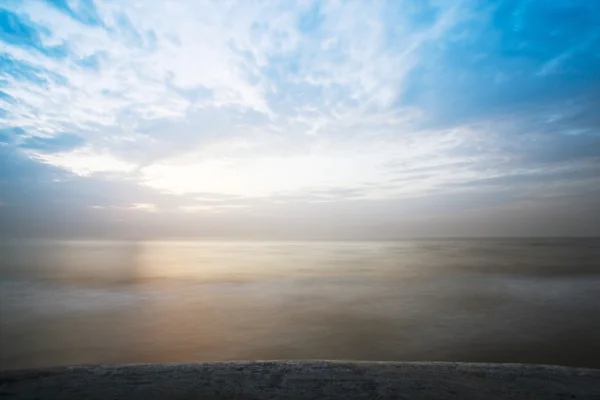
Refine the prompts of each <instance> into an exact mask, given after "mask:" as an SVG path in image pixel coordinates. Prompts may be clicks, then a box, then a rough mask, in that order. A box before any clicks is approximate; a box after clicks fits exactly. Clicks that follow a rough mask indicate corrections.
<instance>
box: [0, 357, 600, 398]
mask: <svg viewBox="0 0 600 400" xmlns="http://www.w3.org/2000/svg"><path fill="white" fill-rule="evenodd" d="M0 398H2V399H11V400H13V399H14V400H17V399H39V400H43V399H57V400H59V399H65V400H66V399H69V400H71V399H73V400H74V399H77V400H82V399H103V400H108V399H110V400H117V399H123V400H125V399H127V400H134V399H135V400H137V399H144V400H153V399H172V400H188V399H236V400H237V399H240V400H242V399H243V400H253V399H255V400H264V399H290V400H291V399H294V400H296V399H336V400H337V399H339V400H342V399H344V400H353V399H364V400H384V399H586V400H588V399H589V400H594V399H598V400H600V370H591V369H582V368H569V367H558V366H543V365H523V364H466V363H402V362H397V363H394V362H345V361H264V362H260V361H257V362H222V363H193V364H140V365H110V366H109V365H103V366H81V367H80V366H77V367H58V368H50V369H36V370H26V371H4V372H1V373H0Z"/></svg>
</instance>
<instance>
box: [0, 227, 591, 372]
mask: <svg viewBox="0 0 600 400" xmlns="http://www.w3.org/2000/svg"><path fill="white" fill-rule="evenodd" d="M272 359H343V360H381V361H390V360H393V361H462V362H495V363H497V362H500V363H539V364H558V365H570V366H579V367H593V368H600V239H597V238H587V239H586V238H567V239H532V238H521V239H420V240H396V241H303V242H301V241H297V242H294V241H280V242H277V241H225V240H182V241H174V240H169V241H58V240H9V241H4V242H1V243H0V369H2V370H7V369H21V368H34V367H46V366H58V365H73V364H75V365H81V364H113V363H180V362H192V361H221V360H272Z"/></svg>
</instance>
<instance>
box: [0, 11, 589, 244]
mask: <svg viewBox="0 0 600 400" xmlns="http://www.w3.org/2000/svg"><path fill="white" fill-rule="evenodd" d="M0 161H1V162H0V234H1V235H3V236H8V237H22V236H27V237H29V236H38V237H81V238H94V237H102V238H121V237H127V238H169V237H190V236H201V237H225V238H273V239H276V238H307V239H310V238H352V239H393V238H398V237H422V236H532V235H533V236H538V235H541V236H567V235H599V234H600V1H595V0H570V1H567V0H529V1H527V0H522V1H518V0H504V1H494V2H490V1H483V0H479V1H477V0H472V1H471V0H465V1H447V0H439V1H433V0H431V1H425V0H390V1H383V0H381V1H377V0H374V1H371V0H368V1H367V0H365V1H337V0H330V1H287V0H285V1H250V0H239V1H199V0H173V1H164V0H143V1H142V0H80V1H68V0H47V1H35V0H21V1H19V0H17V1H15V0H0Z"/></svg>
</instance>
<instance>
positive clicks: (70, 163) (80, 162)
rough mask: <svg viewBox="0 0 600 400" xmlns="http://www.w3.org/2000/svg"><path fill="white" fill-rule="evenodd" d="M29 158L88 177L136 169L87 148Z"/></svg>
mask: <svg viewBox="0 0 600 400" xmlns="http://www.w3.org/2000/svg"><path fill="white" fill-rule="evenodd" d="M31 157H33V158H36V159H38V160H40V161H42V162H44V163H47V164H51V165H54V166H57V167H61V168H64V169H66V170H68V171H70V172H72V173H74V174H77V175H80V176H88V175H91V174H93V173H96V172H122V173H126V172H131V171H133V170H134V169H135V168H136V165H135V164H132V163H130V162H127V161H124V160H120V159H117V158H115V157H113V156H111V155H110V154H108V153H106V152H95V151H94V150H92V149H89V148H82V149H76V150H73V151H70V152H60V153H51V154H39V153H31Z"/></svg>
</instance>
